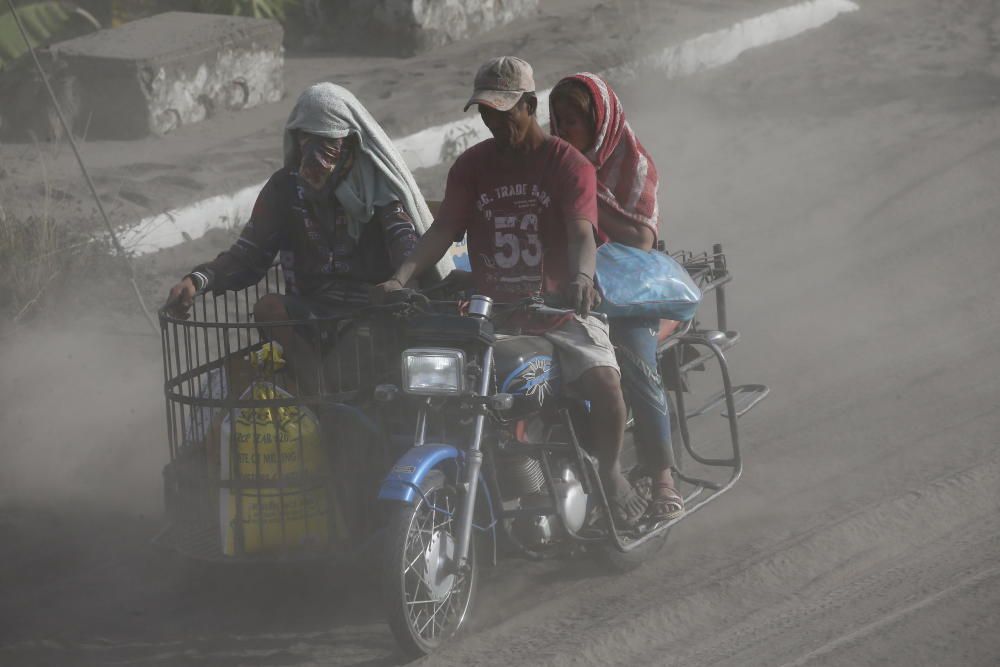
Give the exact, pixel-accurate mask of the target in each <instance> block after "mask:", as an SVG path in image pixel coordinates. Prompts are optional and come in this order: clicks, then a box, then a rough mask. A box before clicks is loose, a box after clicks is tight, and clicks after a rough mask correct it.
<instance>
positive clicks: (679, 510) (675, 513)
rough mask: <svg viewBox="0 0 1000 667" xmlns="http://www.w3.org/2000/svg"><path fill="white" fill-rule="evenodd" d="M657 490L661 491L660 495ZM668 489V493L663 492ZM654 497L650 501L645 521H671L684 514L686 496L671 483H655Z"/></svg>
mask: <svg viewBox="0 0 1000 667" xmlns="http://www.w3.org/2000/svg"><path fill="white" fill-rule="evenodd" d="M657 491H659V492H660V494H662V495H659V496H658V494H657ZM664 491H666V493H663V492H664ZM652 493H653V498H652V500H650V501H649V506H648V507H647V508H646V513H645V514H644V515H643V517H642V518H643V521H645V522H649V523H661V522H663V521H671V520H673V519H676V518H677V517H679V516H682V515H683V514H684V498H683V497H682V496H681V495H680V494H679V493H677V489H675V488H674V487H673V486H672V485H670V484H662V483H655V484H653V488H652Z"/></svg>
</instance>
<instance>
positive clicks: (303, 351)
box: [253, 294, 322, 395]
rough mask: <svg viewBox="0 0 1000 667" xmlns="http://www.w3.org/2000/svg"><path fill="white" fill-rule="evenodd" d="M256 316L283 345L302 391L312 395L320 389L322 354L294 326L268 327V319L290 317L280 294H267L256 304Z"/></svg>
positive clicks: (254, 312)
mask: <svg viewBox="0 0 1000 667" xmlns="http://www.w3.org/2000/svg"><path fill="white" fill-rule="evenodd" d="M253 316H254V320H256V321H257V322H258V323H259V324H260V325H261V328H262V329H263V330H264V334H265V335H266V336H267V337H268V338H270V339H271V340H273V341H275V342H276V343H278V344H279V345H281V348H282V350H284V354H285V358H286V359H287V360H288V362H289V363H290V364H291V366H292V368H293V369H294V371H295V372H294V377H295V381H296V384H297V385H298V389H299V394H300V395H311V394H315V393H316V392H318V391H319V376H318V373H319V372H320V371H319V369H320V368H322V364H320V362H319V355H318V354H317V353H316V351H315V350H314V349H313V346H312V345H311V344H310V343H309V341H307V340H306V339H305V338H303V337H302V336H301V335H299V334H298V333H296V332H295V328H294V327H291V326H283V327H269V326H265V324H266V323H267V322H282V321H285V320H289V319H291V318H290V317H289V315H288V311H287V310H286V309H285V303H284V301H282V299H281V296H280V295H278V294H265V295H264V296H262V297H261V298H260V300H259V301H257V303H256V304H254V307H253Z"/></svg>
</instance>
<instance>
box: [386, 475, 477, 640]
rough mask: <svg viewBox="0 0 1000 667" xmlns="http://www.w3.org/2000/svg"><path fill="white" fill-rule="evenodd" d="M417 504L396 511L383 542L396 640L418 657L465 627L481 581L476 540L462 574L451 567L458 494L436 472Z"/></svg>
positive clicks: (388, 611)
mask: <svg viewBox="0 0 1000 667" xmlns="http://www.w3.org/2000/svg"><path fill="white" fill-rule="evenodd" d="M427 481H428V483H426V484H425V485H424V489H423V492H424V493H423V496H422V497H421V498H418V499H417V500H416V502H414V504H412V505H410V504H400V505H398V506H397V507H395V508H394V509H393V512H392V515H391V518H390V521H389V525H388V529H387V534H386V541H385V554H384V560H383V575H382V586H383V602H384V605H385V610H386V614H387V617H388V621H389V627H390V629H391V630H392V634H393V636H394V637H395V638H396V642H397V644H398V645H399V647H400V648H401V649H402V651H403V653H405V654H406V655H407V657H410V658H417V657H420V656H423V655H427V654H428V653H431V652H433V651H434V650H435V649H437V648H438V647H439V646H441V645H442V644H443V643H444V642H445V641H447V640H448V639H449V638H451V637H452V636H454V635H455V633H456V632H458V631H459V629H460V628H461V627H462V626H463V624H464V623H465V620H466V617H467V615H468V613H469V609H470V608H471V607H472V599H473V595H474V593H475V587H476V583H477V575H478V566H477V562H476V554H475V540H472V544H470V545H469V563H468V567H467V568H465V569H464V571H459V572H456V571H455V568H453V567H452V564H453V562H454V554H455V551H456V539H457V535H458V525H457V524H458V493H457V491H456V490H455V489H454V488H453V487H451V486H449V485H448V484H447V483H446V480H445V478H444V475H442V474H436V475H434V476H433V477H432V478H429V479H428V480H427Z"/></svg>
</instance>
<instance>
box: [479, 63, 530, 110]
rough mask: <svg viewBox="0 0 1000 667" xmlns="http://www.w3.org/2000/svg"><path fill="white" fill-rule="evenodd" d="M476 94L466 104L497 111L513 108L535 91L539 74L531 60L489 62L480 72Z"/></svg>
mask: <svg viewBox="0 0 1000 667" xmlns="http://www.w3.org/2000/svg"><path fill="white" fill-rule="evenodd" d="M474 87H475V91H474V92H473V93H472V97H470V98H469V101H468V102H467V103H466V105H465V109H464V110H465V111H468V110H469V107H471V106H472V105H473V104H485V105H486V106H488V107H492V108H494V109H496V110H497V111H507V110H509V109H511V108H512V107H513V106H514V105H515V104H517V101H518V100H519V99H521V95H523V94H524V93H533V92H535V74H534V72H533V71H532V69H531V65H529V64H528V63H527V61H525V60H522V59H520V58H518V57H517V56H500V57H499V58H491V59H490V60H487V61H486V62H485V63H484V64H483V66H482V67H480V68H479V71H478V72H477V73H476V82H475V84H474Z"/></svg>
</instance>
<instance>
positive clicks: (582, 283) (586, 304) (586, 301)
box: [565, 273, 601, 317]
mask: <svg viewBox="0 0 1000 667" xmlns="http://www.w3.org/2000/svg"><path fill="white" fill-rule="evenodd" d="M565 291H566V301H567V303H569V305H570V307H571V308H572V309H573V310H575V311H576V314H577V315H579V316H580V317H587V316H588V315H590V311H591V310H593V309H594V308H597V306H599V305H601V294H600V292H598V291H597V288H596V287H595V286H594V279H593V278H591V277H590V276H588V275H587V274H585V273H578V274H576V277H574V278H573V280H571V281H570V282H569V284H567V285H566V290H565Z"/></svg>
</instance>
